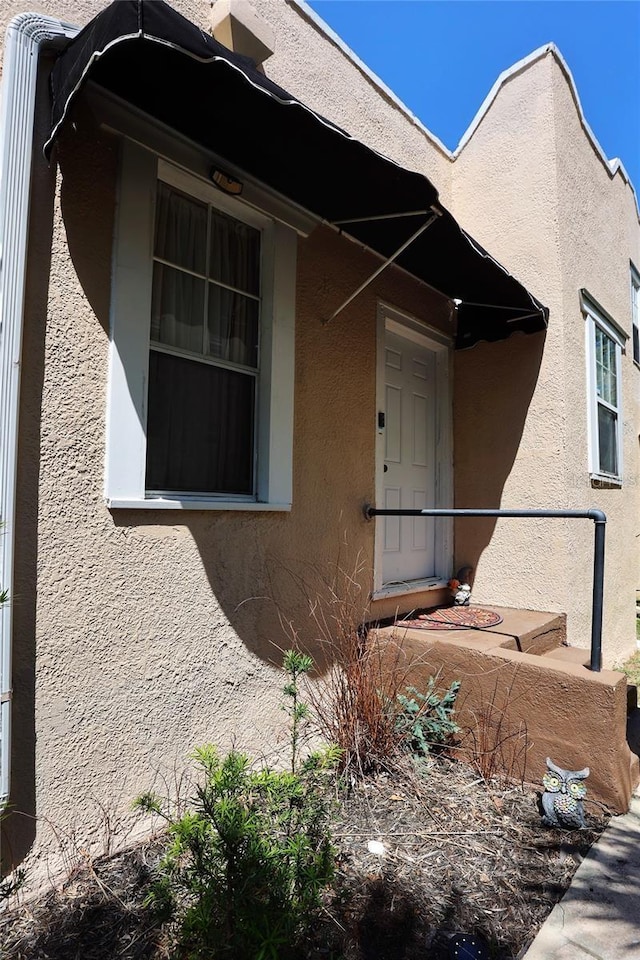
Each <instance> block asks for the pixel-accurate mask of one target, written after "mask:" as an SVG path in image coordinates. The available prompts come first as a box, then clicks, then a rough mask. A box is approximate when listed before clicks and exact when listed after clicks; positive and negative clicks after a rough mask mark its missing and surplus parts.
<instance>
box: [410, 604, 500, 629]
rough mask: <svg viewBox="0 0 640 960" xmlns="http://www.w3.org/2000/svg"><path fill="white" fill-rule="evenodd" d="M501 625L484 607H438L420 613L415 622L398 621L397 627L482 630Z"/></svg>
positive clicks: (493, 612) (497, 614)
mask: <svg viewBox="0 0 640 960" xmlns="http://www.w3.org/2000/svg"><path fill="white" fill-rule="evenodd" d="M498 623H502V617H501V616H500V614H499V613H496V612H495V611H494V610H487V609H486V608H485V607H440V608H439V609H435V610H429V611H428V612H427V613H421V614H420V615H419V616H418V617H416V618H415V620H399V621H398V624H397V625H398V626H399V627H411V629H412V630H473V629H475V630H482V629H483V628H484V629H486V628H487V627H495V626H496V625H497V624H498Z"/></svg>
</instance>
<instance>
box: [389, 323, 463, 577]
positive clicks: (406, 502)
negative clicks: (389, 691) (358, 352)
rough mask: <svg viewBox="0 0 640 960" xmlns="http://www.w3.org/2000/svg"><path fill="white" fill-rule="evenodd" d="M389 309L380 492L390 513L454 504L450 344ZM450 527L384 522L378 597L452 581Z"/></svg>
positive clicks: (413, 520)
mask: <svg viewBox="0 0 640 960" xmlns="http://www.w3.org/2000/svg"><path fill="white" fill-rule="evenodd" d="M390 311H391V308H386V307H383V308H381V311H380V316H379V323H380V327H379V330H380V335H379V345H380V346H379V362H378V397H379V414H378V455H377V470H378V481H377V484H376V486H377V495H376V499H377V502H378V504H379V505H380V506H381V507H384V508H386V509H402V510H406V509H412V510H422V509H425V508H428V507H442V506H450V505H451V504H452V500H453V489H452V480H453V475H452V449H451V397H450V383H449V356H450V352H449V343H448V341H447V340H446V338H444V337H443V336H442V335H440V334H438V333H436V332H435V331H430V330H429V328H427V327H426V326H424V325H423V324H420V323H418V322H417V321H412V320H411V319H410V318H406V319H405V318H401V316H400V315H399V314H397V313H396V312H395V311H394V312H393V313H391V312H390ZM451 535H452V525H451V523H450V522H449V521H448V520H444V519H438V520H435V519H434V518H425V517H379V518H378V521H377V529H376V577H375V584H376V586H375V592H379V591H382V592H383V593H388V592H392V593H401V592H405V591H406V590H408V591H411V590H418V589H424V588H425V587H427V586H429V585H431V584H433V585H435V584H436V583H438V582H442V580H443V579H444V580H446V579H448V577H449V576H451V573H450V570H449V568H450V565H451V563H452V555H451V554H452V550H451V546H452V536H451Z"/></svg>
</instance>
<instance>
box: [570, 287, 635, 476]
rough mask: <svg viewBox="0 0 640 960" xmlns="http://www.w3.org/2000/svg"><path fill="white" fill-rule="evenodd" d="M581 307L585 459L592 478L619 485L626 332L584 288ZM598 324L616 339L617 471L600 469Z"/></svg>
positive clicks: (622, 464) (622, 473)
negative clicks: (585, 387)
mask: <svg viewBox="0 0 640 960" xmlns="http://www.w3.org/2000/svg"><path fill="white" fill-rule="evenodd" d="M581 308H582V312H583V314H584V317H585V321H586V322H585V354H586V362H587V400H588V403H587V429H588V438H589V450H588V463H589V476H590V478H591V480H594V481H596V482H600V483H605V484H609V485H614V486H622V478H623V476H624V462H623V429H622V427H623V423H622V421H623V413H622V353H623V351H624V349H625V342H626V340H627V335H626V334H625V333H624V332H623V331H622V330H621V329H620V328H619V327H618V326H617V324H615V323H614V322H613V320H612V319H611V318H610V317H605V316H604V315H603V311H602V310H601V308H599V307H598V306H597V304H596V303H595V301H594V300H592V299H591V298H590V297H589V296H588V295H587V294H586V293H585V292H584V291H582V292H581ZM596 327H600V329H601V330H603V331H604V333H605V334H606V335H607V336H608V337H610V338H611V339H612V340H613V342H614V343H615V351H616V394H617V396H616V412H617V421H616V447H617V455H618V472H617V473H616V474H609V473H603V472H602V471H601V470H600V455H599V454H600V450H599V441H598V395H597V389H596V348H595V340H596V337H595V331H596Z"/></svg>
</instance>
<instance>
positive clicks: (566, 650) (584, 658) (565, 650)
mask: <svg viewBox="0 0 640 960" xmlns="http://www.w3.org/2000/svg"><path fill="white" fill-rule="evenodd" d="M542 656H543V657H549V659H550V660H561V661H562V662H563V663H575V664H576V666H579V667H588V666H589V663H590V662H591V654H590V651H589V650H585V649H583V648H582V647H564V646H562V647H555V648H554V649H553V650H546V651H545V652H544V653H543V654H542Z"/></svg>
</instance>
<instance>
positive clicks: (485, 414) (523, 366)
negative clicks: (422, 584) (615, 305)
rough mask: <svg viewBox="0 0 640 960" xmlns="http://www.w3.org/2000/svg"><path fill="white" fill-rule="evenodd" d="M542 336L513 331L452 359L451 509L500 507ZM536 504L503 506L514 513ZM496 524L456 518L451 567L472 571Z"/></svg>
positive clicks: (528, 401)
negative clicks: (453, 555)
mask: <svg viewBox="0 0 640 960" xmlns="http://www.w3.org/2000/svg"><path fill="white" fill-rule="evenodd" d="M545 337H546V334H545V333H536V334H529V335H527V334H519V333H518V334H514V335H513V336H511V337H510V338H509V339H508V340H502V341H500V342H499V343H480V344H478V345H477V346H476V347H473V348H472V349H470V350H463V351H460V352H459V353H457V354H456V355H455V367H454V370H455V373H454V456H455V474H454V475H455V505H456V507H468V508H479V509H499V508H500V506H501V505H502V504H501V501H502V493H503V490H504V486H505V483H506V481H507V479H508V477H509V474H510V473H511V470H512V468H513V464H514V462H515V459H516V456H517V454H518V450H519V449H520V444H521V441H522V435H523V432H524V426H525V421H526V419H527V415H528V412H529V406H530V404H531V399H532V397H533V393H534V390H535V388H536V384H537V382H538V376H539V374H540V365H541V362H542V354H543V350H544V344H545ZM537 505H538V504H531V503H529V504H527V503H513V504H511V503H509V504H504V506H505V507H506V506H509V507H513V508H515V509H517V508H522V509H525V508H526V507H527V506H532V507H533V506H537ZM496 522H497V521H496V520H495V519H493V518H486V519H485V518H481V517H480V518H459V519H457V520H456V522H455V554H456V564H455V565H454V566H455V569H457V568H458V566H460V565H462V564H470V565H471V566H473V568H474V571H477V570H478V564H479V563H480V560H481V557H482V554H483V552H484V550H485V549H486V548H487V547H488V545H489V543H490V542H491V539H492V537H493V534H494V531H495V527H496ZM504 522H505V523H509V522H510V521H508V520H507V521H504ZM525 522H526V521H525Z"/></svg>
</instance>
